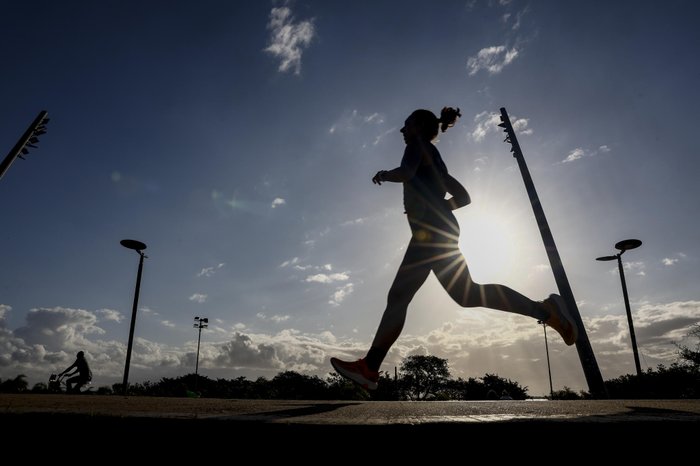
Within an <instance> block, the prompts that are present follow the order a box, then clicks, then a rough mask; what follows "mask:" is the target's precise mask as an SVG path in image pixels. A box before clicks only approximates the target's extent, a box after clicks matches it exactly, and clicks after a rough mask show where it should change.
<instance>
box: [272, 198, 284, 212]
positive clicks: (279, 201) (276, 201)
mask: <svg viewBox="0 0 700 466" xmlns="http://www.w3.org/2000/svg"><path fill="white" fill-rule="evenodd" d="M286 203H287V201H285V200H284V199H282V198H281V197H276V198H275V199H274V200H273V201H272V204H270V207H272V208H273V209H274V208H276V207H279V206H281V205H285V204H286Z"/></svg>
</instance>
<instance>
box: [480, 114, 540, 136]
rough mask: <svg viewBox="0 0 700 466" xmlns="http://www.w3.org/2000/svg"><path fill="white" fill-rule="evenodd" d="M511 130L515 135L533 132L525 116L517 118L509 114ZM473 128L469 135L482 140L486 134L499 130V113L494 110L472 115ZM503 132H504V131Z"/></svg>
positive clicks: (500, 129)
mask: <svg viewBox="0 0 700 466" xmlns="http://www.w3.org/2000/svg"><path fill="white" fill-rule="evenodd" d="M509 116H510V120H511V126H512V127H513V131H515V133H516V134H517V135H530V134H532V133H533V131H532V128H528V122H529V120H528V119H527V118H517V117H515V116H513V115H509ZM474 123H475V126H474V129H473V130H472V132H471V137H472V139H474V141H476V142H480V141H482V140H483V139H484V138H485V137H486V135H487V134H489V133H496V132H501V131H502V128H501V127H499V126H498V125H499V123H501V114H500V113H495V112H481V113H478V114H477V115H475V116H474ZM504 134H505V133H504Z"/></svg>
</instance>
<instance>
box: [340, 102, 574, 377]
mask: <svg viewBox="0 0 700 466" xmlns="http://www.w3.org/2000/svg"><path fill="white" fill-rule="evenodd" d="M460 116H461V114H460V113H459V109H456V110H455V109H454V108H451V107H445V108H443V109H442V111H441V112H440V118H437V117H436V116H435V114H434V113H433V112H431V111H429V110H422V109H421V110H416V111H414V112H413V113H412V114H411V115H410V116H409V117H408V118H407V119H406V121H405V123H404V126H403V128H401V133H402V134H403V139H404V142H405V143H406V149H405V150H404V154H403V158H402V160H401V165H400V166H399V167H397V168H394V169H393V170H388V171H387V170H381V171H379V172H377V174H376V175H374V177H373V178H372V182H373V183H375V184H377V185H381V184H382V183H385V182H389V183H402V184H403V202H404V208H405V211H406V212H405V213H406V215H407V218H408V224H409V226H410V228H411V233H412V236H411V240H410V242H409V243H408V247H407V248H406V254H405V256H404V258H403V261H402V262H401V265H400V266H399V270H398V272H397V273H396V278H395V279H394V282H393V284H392V285H391V288H390V289H389V294H388V297H387V305H386V309H385V310H384V314H383V316H382V319H381V321H380V323H379V328H378V329H377V333H376V335H375V337H374V341H373V342H372V346H371V348H370V349H369V351H368V352H367V355H366V356H365V357H364V358H361V359H359V360H357V361H341V360H340V359H337V358H331V365H332V366H333V368H334V369H335V370H336V371H337V372H338V373H339V374H340V375H342V376H344V377H346V378H348V379H350V380H352V381H353V382H355V383H357V384H359V385H361V386H362V387H364V388H366V389H369V390H375V389H376V388H377V382H378V380H379V367H380V366H381V364H382V361H383V360H384V358H385V357H386V355H387V353H388V352H389V349H391V346H392V345H393V344H394V342H395V341H396V339H397V338H398V337H399V335H400V334H401V330H402V329H403V326H404V322H405V321H406V312H407V309H408V305H409V303H410V302H411V300H412V299H413V296H414V295H415V294H416V292H417V291H418V289H419V288H420V287H421V285H423V283H424V282H425V280H426V279H427V278H428V275H429V274H430V272H431V271H433V272H434V273H435V275H436V277H437V279H438V280H439V282H440V284H441V285H442V286H443V288H445V291H447V293H448V294H449V295H450V296H451V297H452V299H453V300H454V301H455V302H457V303H458V304H459V305H461V306H463V307H487V308H490V309H497V310H500V311H506V312H513V313H516V314H521V315H526V316H530V317H532V318H534V319H537V320H541V321H543V322H545V323H546V324H547V325H549V326H550V327H552V328H553V329H555V330H556V331H557V332H559V334H560V335H561V336H562V338H563V339H564V342H565V343H566V344H567V345H573V344H574V343H575V342H576V339H577V338H578V329H577V327H576V323H575V321H574V320H573V319H572V318H571V316H570V315H569V312H568V310H567V308H566V304H565V302H564V300H563V299H562V298H561V296H559V295H556V294H552V295H550V296H549V297H548V298H547V299H545V300H544V301H533V300H531V299H529V298H527V297H526V296H523V295H522V294H520V293H518V292H517V291H514V290H512V289H510V288H508V287H507V286H504V285H498V284H487V285H482V284H479V283H476V282H474V280H472V277H471V275H470V274H469V268H468V267H467V261H466V259H465V258H464V256H463V255H462V252H461V251H460V250H459V245H458V242H459V225H458V223H457V219H456V218H455V216H454V214H453V213H452V211H453V210H456V209H459V208H460V207H464V206H466V205H468V204H470V203H471V199H470V197H469V194H468V193H467V190H466V189H465V188H464V186H462V184H461V183H460V182H459V181H457V180H456V179H455V178H453V177H452V176H451V175H450V174H449V173H448V171H447V166H446V165H445V162H444V161H443V160H442V157H441V156H440V152H439V151H438V149H437V148H436V147H435V146H434V145H433V143H432V141H433V140H434V139H435V138H436V137H437V135H438V131H439V130H440V129H441V130H442V131H443V132H445V131H446V130H447V128H449V127H452V126H454V124H455V122H456V121H457V118H458V117H460ZM448 193H449V194H450V196H451V197H450V198H448V199H446V195H447V194H448Z"/></svg>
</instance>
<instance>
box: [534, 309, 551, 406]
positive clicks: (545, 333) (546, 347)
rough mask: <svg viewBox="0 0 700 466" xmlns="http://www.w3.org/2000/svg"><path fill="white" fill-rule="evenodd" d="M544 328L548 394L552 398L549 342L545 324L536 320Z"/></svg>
mask: <svg viewBox="0 0 700 466" xmlns="http://www.w3.org/2000/svg"><path fill="white" fill-rule="evenodd" d="M537 323H538V324H542V328H543V329H544V352H545V353H547V372H548V373H549V396H550V398H552V399H554V387H552V366H550V364H549V344H547V324H546V323H544V321H542V320H538V321H537Z"/></svg>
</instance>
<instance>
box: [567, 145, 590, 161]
mask: <svg viewBox="0 0 700 466" xmlns="http://www.w3.org/2000/svg"><path fill="white" fill-rule="evenodd" d="M585 155H586V154H585V152H583V149H581V148H580V147H577V148H576V149H574V150H572V151H571V152H569V155H567V156H566V158H565V159H564V160H562V162H561V163H569V162H573V161H574V160H578V159H580V158H581V157H585Z"/></svg>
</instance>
